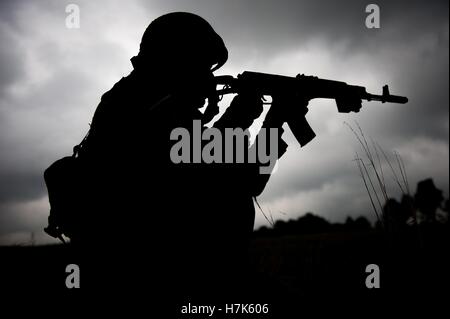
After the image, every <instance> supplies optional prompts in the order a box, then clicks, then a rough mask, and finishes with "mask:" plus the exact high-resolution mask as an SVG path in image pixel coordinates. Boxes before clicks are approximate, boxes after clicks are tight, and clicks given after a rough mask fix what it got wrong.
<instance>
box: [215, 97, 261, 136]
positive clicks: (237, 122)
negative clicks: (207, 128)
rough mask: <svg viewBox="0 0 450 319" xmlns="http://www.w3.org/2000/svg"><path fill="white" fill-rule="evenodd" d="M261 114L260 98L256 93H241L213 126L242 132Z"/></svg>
mask: <svg viewBox="0 0 450 319" xmlns="http://www.w3.org/2000/svg"><path fill="white" fill-rule="evenodd" d="M262 112H263V101H262V96H261V95H259V94H256V93H252V92H251V93H241V94H239V95H237V96H235V97H234V99H233V101H232V102H231V104H230V106H229V107H228V108H227V110H226V111H225V114H223V115H222V117H221V118H220V119H219V120H218V121H217V123H216V124H215V125H214V126H216V127H240V128H242V129H243V130H245V129H247V128H249V127H250V125H252V123H253V121H254V120H255V119H256V118H258V117H259V116H260V115H261V113H262Z"/></svg>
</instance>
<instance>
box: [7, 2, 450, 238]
mask: <svg viewBox="0 0 450 319" xmlns="http://www.w3.org/2000/svg"><path fill="white" fill-rule="evenodd" d="M69 3H70V2H64V1H56V0H53V1H50V0H42V1H30V0H18V1H7V0H2V1H0V43H1V46H0V65H1V72H0V244H20V243H26V242H30V240H31V237H32V236H31V234H32V233H34V240H35V241H36V242H37V243H45V242H51V238H50V237H48V236H46V235H45V234H44V233H43V231H42V228H43V227H44V226H45V225H46V221H47V216H48V209H49V205H48V198H47V196H46V189H45V185H44V182H43V179H42V174H43V170H44V169H45V168H46V167H47V166H49V165H50V164H51V163H52V162H53V161H54V160H56V159H58V158H60V157H62V156H65V155H68V154H70V153H71V149H72V146H73V145H75V144H77V143H78V142H79V141H80V140H81V139H82V137H83V136H84V134H85V133H86V131H87V130H88V127H89V124H88V123H89V122H90V120H91V118H92V115H93V112H94V110H95V108H96V106H97V104H98V102H99V99H100V97H101V95H102V93H104V92H105V91H107V90H108V89H109V88H111V87H112V85H113V84H114V83H115V82H117V81H118V80H119V79H120V78H121V77H122V76H125V75H127V74H128V73H129V72H130V71H131V64H130V62H129V59H130V58H131V57H132V56H133V55H135V54H136V53H137V51H138V48H139V42H140V37H141V36H142V33H143V31H144V30H145V28H146V26H147V25H148V24H149V23H150V21H152V20H153V19H155V18H156V17H158V16H160V15H161V14H164V13H168V12H171V11H189V12H193V13H197V14H199V15H201V16H203V17H204V18H206V19H207V20H208V21H210V23H211V24H212V25H213V26H214V28H215V29H216V31H217V32H218V33H219V34H220V35H221V36H222V37H223V38H224V40H225V43H226V45H227V47H228V49H229V51H230V59H229V61H228V63H227V64H226V65H225V66H224V67H223V68H222V69H220V70H219V71H217V74H232V75H237V74H238V73H240V72H242V71H243V70H255V71H256V70H258V71H261V72H268V73H279V74H286V75H296V74H297V73H305V74H311V75H317V76H319V77H323V78H330V79H337V80H341V81H346V82H348V83H351V84H357V85H363V86H366V87H367V89H368V91H370V92H373V93H380V91H381V87H382V85H384V84H389V86H390V89H391V92H392V93H394V94H400V95H405V96H408V98H409V100H410V102H409V103H408V104H406V105H395V104H381V103H377V102H373V103H365V105H364V108H363V109H362V111H361V112H360V113H358V114H339V113H337V109H336V106H335V104H334V102H333V101H326V100H322V101H313V102H312V103H311V104H310V108H309V113H308V115H307V118H308V120H309V121H310V124H311V125H312V126H313V127H314V130H315V131H316V133H317V135H318V136H317V138H316V139H315V140H314V141H313V142H311V143H310V144H309V145H307V146H306V147H305V148H303V149H300V148H299V146H298V145H297V144H296V142H295V141H294V140H293V139H292V136H290V134H289V133H288V134H286V138H287V140H288V141H289V142H290V143H289V144H290V147H289V150H288V153H287V154H286V155H285V156H284V157H283V159H282V160H281V161H280V163H279V168H278V170H277V172H276V174H275V175H274V176H273V177H272V179H271V181H270V183H269V185H268V187H267V188H266V190H265V192H264V193H263V195H262V196H261V197H260V199H259V200H260V203H261V204H262V207H263V209H264V210H265V212H266V213H268V214H271V215H272V216H273V218H274V219H288V218H296V217H298V216H301V215H302V214H304V213H305V212H308V211H312V212H314V213H316V214H319V215H321V216H324V217H325V218H327V219H329V220H330V221H343V220H344V219H345V217H346V216H358V215H360V214H363V215H366V216H367V217H368V218H370V219H371V220H374V218H373V215H374V213H373V211H372V209H371V206H370V202H369V198H368V196H367V193H366V191H365V189H364V185H363V183H362V180H361V178H360V177H359V172H358V169H357V167H356V165H355V162H354V161H353V158H354V153H355V151H356V150H358V143H357V141H356V139H355V137H354V136H353V135H352V133H351V132H350V130H349V129H348V128H347V127H346V126H345V125H344V124H343V123H344V121H347V122H349V123H354V121H357V122H358V123H359V124H360V125H361V127H362V128H363V130H364V131H365V133H366V135H367V136H368V137H370V138H373V139H374V140H375V141H376V142H377V143H379V144H380V145H381V146H382V147H383V149H384V150H386V152H387V153H389V154H391V153H392V152H393V151H397V152H398V153H399V154H400V155H401V157H402V158H403V160H404V163H405V167H406V171H407V174H408V178H409V182H410V185H411V191H413V192H414V191H415V185H416V183H417V181H419V180H421V179H424V178H427V177H433V178H434V180H435V183H436V185H437V187H438V188H441V189H443V190H444V192H445V195H446V196H448V188H449V187H448V185H449V171H448V164H449V108H448V106H449V93H448V92H449V91H448V87H449V74H448V72H449V24H448V1H446V0H445V1H376V2H375V3H376V4H378V6H379V7H380V13H381V15H380V18H381V28H380V29H368V28H366V26H365V19H366V16H367V13H366V12H365V8H366V6H367V5H368V4H369V3H371V2H369V1H360V0H350V1H345V4H344V2H343V1H331V0H314V1H312V0H303V1H302V0H278V1H268V0H262V1H254V0H253V1H250V0H227V1H219V0H214V1H211V0H208V1H206V0H183V1H181V0H170V1H167V0H157V1H139V0H133V1H119V0H115V1H95V3H94V2H93V1H73V2H72V3H75V4H77V5H78V6H79V8H80V28H78V29H69V28H67V27H66V23H65V20H66V17H67V13H66V12H65V9H66V6H67V5H68V4H69ZM384 165H385V172H386V181H387V184H388V190H389V193H390V195H391V196H392V197H398V196H400V192H399V190H398V188H397V187H396V184H395V182H394V181H393V179H392V176H391V174H390V173H389V168H388V167H387V164H386V163H384ZM265 223H266V222H265V220H264V218H263V216H262V214H261V213H260V212H257V220H256V225H257V226H260V225H263V224H265Z"/></svg>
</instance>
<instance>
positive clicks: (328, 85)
mask: <svg viewBox="0 0 450 319" xmlns="http://www.w3.org/2000/svg"><path fill="white" fill-rule="evenodd" d="M215 79H216V83H217V85H223V87H222V88H221V89H219V90H217V94H218V95H219V96H222V95H225V94H239V93H245V92H253V93H255V94H257V95H261V96H265V95H268V96H271V97H272V98H273V99H278V98H281V99H286V97H297V98H301V100H304V101H305V102H309V100H312V99H316V98H325V99H334V100H335V101H336V105H337V108H338V111H339V112H341V113H349V112H359V110H360V109H361V101H362V100H366V101H380V102H382V103H386V102H387V103H401V104H404V103H407V102H408V98H406V97H404V96H398V95H391V94H390V93H389V87H388V86H387V85H385V86H384V87H383V92H382V94H381V95H376V94H370V93H367V91H366V88H365V87H363V86H356V85H349V84H347V83H345V82H340V81H334V80H326V79H320V78H318V77H316V76H306V75H303V74H299V75H297V76H296V77H289V76H282V75H275V74H266V73H258V72H250V71H245V72H243V73H242V74H239V75H238V76H237V78H235V77H233V76H231V75H222V76H216V78H215ZM294 100H295V99H294ZM290 114H294V116H291V118H289V119H288V120H287V124H288V125H289V127H290V129H291V131H292V133H293V134H294V136H295V138H296V139H297V141H298V142H299V143H300V145H301V146H305V145H306V144H307V143H308V142H310V141H311V140H312V139H313V138H314V137H315V133H314V131H313V130H312V129H311V127H310V126H309V124H308V122H307V121H306V118H305V111H304V110H303V109H301V108H299V109H298V112H297V113H295V112H294V113H292V112H290ZM296 115H297V116H296Z"/></svg>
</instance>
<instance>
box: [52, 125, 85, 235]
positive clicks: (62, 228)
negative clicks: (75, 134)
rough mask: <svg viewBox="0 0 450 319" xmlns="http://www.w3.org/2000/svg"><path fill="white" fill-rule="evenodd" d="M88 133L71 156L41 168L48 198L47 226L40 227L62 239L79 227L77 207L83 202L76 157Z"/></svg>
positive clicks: (80, 163) (79, 169) (78, 209)
mask: <svg viewBox="0 0 450 319" xmlns="http://www.w3.org/2000/svg"><path fill="white" fill-rule="evenodd" d="M88 135H89V132H88V134H86V136H85V137H84V139H83V140H82V141H81V143H80V144H78V145H76V146H74V148H73V154H72V156H66V157H63V158H61V159H59V160H57V161H56V162H54V163H53V164H51V165H50V166H49V167H48V168H47V169H46V170H45V171H44V180H45V184H46V186H47V191H48V198H49V202H50V214H49V217H48V226H47V227H45V228H44V231H45V232H46V233H47V234H48V235H50V236H52V237H54V238H58V239H60V240H61V241H62V242H63V243H66V241H65V240H64V237H63V236H62V235H64V236H66V237H68V238H70V239H73V238H74V237H76V235H77V233H78V231H79V229H80V227H81V223H80V210H81V209H82V206H83V184H84V183H85V181H84V177H83V171H84V170H83V162H82V160H81V159H80V157H79V153H80V150H81V148H82V147H83V144H84V142H85V141H86V139H87V137H88Z"/></svg>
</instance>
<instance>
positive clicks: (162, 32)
mask: <svg viewBox="0 0 450 319" xmlns="http://www.w3.org/2000/svg"><path fill="white" fill-rule="evenodd" d="M227 57H228V52H227V49H226V47H225V45H224V42H223V41H222V39H221V37H220V36H219V35H218V34H217V33H216V32H215V31H214V30H213V28H212V27H211V26H210V25H209V24H208V22H206V21H205V20H204V19H202V18H200V17H198V16H196V15H193V14H189V13H171V14H167V15H164V16H162V17H160V18H158V19H156V20H154V21H153V22H152V23H151V24H150V26H149V27H148V28H147V30H146V31H145V33H144V35H143V38H142V42H141V45H140V52H139V54H138V55H137V56H135V57H133V58H132V59H131V61H132V64H133V67H134V70H133V71H132V72H131V74H130V75H128V76H127V77H124V78H122V79H121V80H120V81H119V82H118V83H116V84H115V85H114V87H113V88H112V89H111V90H110V91H108V92H107V93H105V94H104V95H103V97H102V99H101V102H100V104H99V106H98V108H97V110H96V112H95V114H94V117H93V121H92V125H91V130H90V133H89V136H88V137H87V139H86V140H85V141H84V143H83V145H82V147H81V149H80V152H79V158H80V159H81V160H82V161H83V163H84V166H85V167H86V169H85V173H84V174H85V175H84V176H85V181H86V183H85V184H86V188H87V189H86V194H87V195H85V198H86V204H84V207H85V209H83V210H82V212H80V214H81V217H80V220H81V221H80V230H81V232H80V233H79V235H78V236H74V238H73V239H74V242H75V243H79V244H80V246H81V247H82V249H87V248H89V251H90V252H92V253H93V254H92V255H91V256H90V259H89V260H90V261H92V260H94V261H96V262H102V263H103V264H101V266H100V267H99V269H98V270H99V271H100V270H106V269H108V272H107V274H106V275H105V277H106V278H104V279H105V281H106V282H108V280H110V279H111V278H113V281H114V282H113V283H111V284H112V286H115V284H116V283H117V280H119V284H124V285H128V284H130V285H144V286H146V285H147V286H152V287H164V288H165V289H166V288H167V289H172V288H173V289H178V290H179V291H180V293H182V292H183V291H186V292H191V291H192V289H193V288H195V287H197V288H198V290H200V291H201V292H204V293H209V292H210V291H211V290H216V291H219V292H220V291H222V290H224V289H225V290H230V291H233V293H238V292H239V290H240V288H241V287H243V286H241V283H242V282H243V281H245V280H246V279H245V278H246V272H245V270H246V250H247V243H248V240H249V237H250V235H251V233H252V231H253V223H254V217H255V209H254V204H253V197H254V196H257V195H259V194H260V193H261V192H262V190H263V189H264V187H265V184H266V183H267V180H268V178H269V176H270V175H261V174H260V173H259V170H258V167H259V166H258V164H245V165H244V164H237V165H233V164H229V165H228V164H227V165H224V164H174V163H173V162H172V161H171V159H170V156H169V155H170V149H171V147H172V145H173V143H174V142H173V141H170V133H171V131H172V130H173V129H174V128H177V127H185V128H188V129H190V128H192V123H193V120H201V121H202V123H203V124H205V123H208V122H209V121H210V120H211V119H212V118H213V116H214V115H216V114H217V97H216V95H215V89H216V86H215V82H214V77H213V71H214V70H216V69H218V68H220V67H221V66H222V65H223V64H224V63H225V62H226V60H227ZM206 98H208V103H209V104H208V106H207V109H206V111H205V113H204V114H202V112H200V111H199V109H200V108H202V107H203V105H204V102H205V99H206ZM274 103H277V102H276V101H275V102H274ZM279 103H281V102H279ZM272 109H273V110H272ZM272 109H271V111H269V113H268V115H267V116H266V120H265V122H264V126H265V127H277V128H280V127H281V125H282V124H283V120H282V119H281V117H280V116H279V115H278V114H276V113H275V111H274V110H275V108H272ZM261 112H262V102H261V97H260V96H256V95H252V94H249V95H248V96H242V95H241V96H238V97H236V98H235V99H234V100H233V102H232V104H231V106H230V107H229V109H228V110H227V112H226V113H225V115H224V116H223V117H222V118H221V119H220V120H218V121H217V122H216V124H215V126H216V127H218V128H219V129H225V128H227V127H228V128H235V127H241V128H243V129H246V128H248V127H249V126H250V124H251V123H252V121H253V119H254V118H256V117H258V116H259V115H260V114H261ZM281 133H282V130H280V131H279V136H278V138H279V144H278V145H279V150H278V154H279V156H281V155H282V154H283V153H284V152H285V149H286V144H285V143H284V142H282V140H281V138H280V136H281ZM191 136H192V134H191ZM94 261H92V263H95V262H94ZM105 263H107V265H105ZM93 273H94V274H95V272H93ZM94 274H93V276H94ZM108 275H110V277H107V276H108ZM96 276H97V275H96ZM95 280H98V277H95ZM122 280H123V282H122ZM102 284H104V283H103V282H102ZM183 287H184V288H183Z"/></svg>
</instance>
